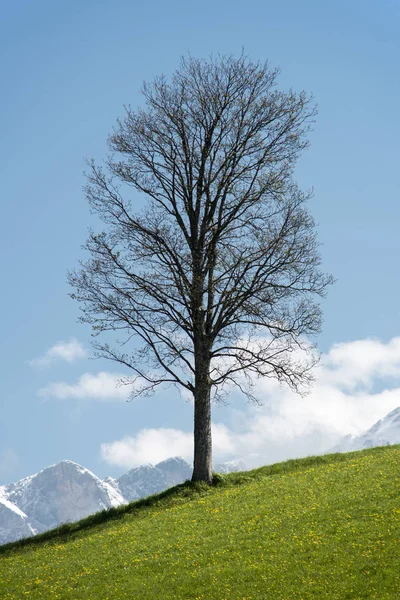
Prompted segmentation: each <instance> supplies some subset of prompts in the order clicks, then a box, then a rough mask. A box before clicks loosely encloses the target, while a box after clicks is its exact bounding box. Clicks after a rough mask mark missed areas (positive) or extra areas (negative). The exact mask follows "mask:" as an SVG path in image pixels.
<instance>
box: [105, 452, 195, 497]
mask: <svg viewBox="0 0 400 600" xmlns="http://www.w3.org/2000/svg"><path fill="white" fill-rule="evenodd" d="M191 475H192V469H191V467H190V466H189V464H188V463H187V462H186V461H185V460H183V458H179V457H175V458H168V459H167V460H164V461H162V462H160V463H158V464H156V465H155V466H154V465H142V466H140V467H136V468H135V469H131V470H130V471H128V473H125V474H124V475H122V476H121V477H119V479H117V480H116V484H117V486H118V489H119V490H120V492H121V494H122V495H123V496H124V498H126V500H127V501H128V502H131V501H132V500H137V499H138V498H144V497H145V496H150V495H151V494H157V493H158V492H162V491H163V490H165V489H167V488H169V487H171V486H173V485H177V484H178V483H182V482H183V481H185V480H186V479H190V477H191Z"/></svg>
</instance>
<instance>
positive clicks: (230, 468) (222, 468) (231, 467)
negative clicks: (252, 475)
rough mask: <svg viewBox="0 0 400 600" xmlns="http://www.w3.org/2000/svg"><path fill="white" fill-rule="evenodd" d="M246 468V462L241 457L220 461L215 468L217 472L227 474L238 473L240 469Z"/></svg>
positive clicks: (244, 469)
mask: <svg viewBox="0 0 400 600" xmlns="http://www.w3.org/2000/svg"><path fill="white" fill-rule="evenodd" d="M246 469H247V467H246V465H245V464H244V462H243V461H242V460H240V459H236V460H228V461H226V462H222V463H219V465H217V466H216V467H215V469H214V470H215V472H216V473H222V474H226V473H237V472H238V471H246Z"/></svg>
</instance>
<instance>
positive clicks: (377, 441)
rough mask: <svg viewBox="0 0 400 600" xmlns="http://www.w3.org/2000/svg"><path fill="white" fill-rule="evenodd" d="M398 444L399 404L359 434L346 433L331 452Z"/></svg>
mask: <svg viewBox="0 0 400 600" xmlns="http://www.w3.org/2000/svg"><path fill="white" fill-rule="evenodd" d="M390 444H400V406H399V407H398V408H395V409H394V410H392V411H391V412H390V413H388V414H387V415H386V416H385V417H384V418H383V419H380V420H379V421H377V422H376V423H375V424H374V425H372V427H370V428H369V429H368V430H367V431H365V432H364V433H363V434H361V435H359V436H354V435H347V436H346V437H344V438H343V439H342V441H341V442H340V443H339V444H338V445H337V446H335V447H334V448H333V449H332V452H350V451H351V450H363V449H364V448H373V447H374V446H388V445H390Z"/></svg>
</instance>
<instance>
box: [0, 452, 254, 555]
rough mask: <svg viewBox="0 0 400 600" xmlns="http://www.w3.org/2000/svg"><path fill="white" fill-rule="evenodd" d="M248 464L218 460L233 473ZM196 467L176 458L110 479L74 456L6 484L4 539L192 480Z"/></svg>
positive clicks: (2, 492)
mask: <svg viewBox="0 0 400 600" xmlns="http://www.w3.org/2000/svg"><path fill="white" fill-rule="evenodd" d="M243 469H246V467H245V465H244V463H242V462H241V461H229V462H227V463H221V464H220V465H217V467H216V469H215V470H216V471H219V472H221V473H229V472H231V471H238V470H243ZM191 475H192V469H191V467H190V465H189V464H188V463H187V462H186V461H185V460H183V458H179V457H175V458H169V459H167V460H164V461H162V462H160V463H158V464H156V465H143V466H140V467H136V468H134V469H131V470H130V471H128V473H125V474H124V475H121V477H119V478H118V479H113V478H111V477H107V478H106V479H105V480H104V481H102V480H101V479H99V478H98V477H96V475H94V473H92V472H91V471H89V470H88V469H85V468H84V467H81V466H80V465H78V464H77V463H74V462H72V461H70V460H64V461H61V462H59V463H57V464H56V465H52V466H50V467H47V468H46V469H43V471H40V472H39V473H36V475H31V476H29V477H25V478H24V479H21V480H20V481H17V482H16V483H11V484H9V485H6V486H0V544H5V543H7V542H11V541H14V540H17V539H19V538H22V537H29V536H31V535H34V534H36V533H41V532H43V531H46V530H47V529H52V528H53V527H56V526H57V525H60V524H61V523H66V522H68V521H78V520H79V519H83V518H84V517H87V516H88V515H90V514H93V513H95V512H98V511H100V510H103V509H105V508H111V507H113V506H120V505H121V504H126V503H127V502H131V501H132V500H137V499H138V498H144V497H145V496H149V495H151V494H156V493H158V492H161V491H163V490H165V489H167V488H169V487H171V486H173V485H177V484H178V483H182V482H183V481H185V480H187V479H190V477H191Z"/></svg>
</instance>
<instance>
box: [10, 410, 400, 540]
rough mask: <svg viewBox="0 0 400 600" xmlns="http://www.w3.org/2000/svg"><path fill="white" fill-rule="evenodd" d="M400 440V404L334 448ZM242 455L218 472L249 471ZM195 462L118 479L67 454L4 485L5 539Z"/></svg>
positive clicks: (182, 471) (171, 480)
mask: <svg viewBox="0 0 400 600" xmlns="http://www.w3.org/2000/svg"><path fill="white" fill-rule="evenodd" d="M389 444H400V407H398V408H396V409H395V410H393V411H392V412H390V413H389V414H388V415H386V417H384V418H383V419H381V420H380V421H378V422H377V423H375V424H374V425H373V426H372V427H371V428H370V429H368V430H367V431H365V432H364V433H363V434H361V435H359V436H354V435H347V436H345V437H344V438H343V439H342V440H341V441H340V443H339V444H337V445H336V446H335V447H334V448H332V449H331V450H330V452H349V451H351V450H363V449H365V448H371V447H373V446H386V445H389ZM245 470H246V465H245V464H244V463H243V461H241V460H234V461H228V462H225V463H221V464H219V465H217V466H216V467H215V471H217V472H219V473H230V472H233V471H245ZM191 474H192V468H191V466H190V465H189V464H188V463H187V462H186V461H185V460H184V459H183V458H179V457H175V458H169V459H167V460H164V461H162V462H160V463H158V464H156V465H142V466H140V467H136V468H134V469H131V470H130V471H128V472H127V473H125V474H124V475H121V477H119V478H118V479H113V478H112V477H106V478H105V479H104V480H102V479H99V478H98V477H97V476H96V475H95V474H94V473H92V472H91V471H89V470H88V469H85V468H84V467H82V466H80V465H78V464H77V463H75V462H72V461H70V460H63V461H61V462H59V463H57V464H55V465H52V466H50V467H47V468H46V469H43V470H42V471H40V472H39V473H36V474H35V475H30V476H29V477H25V478H24V479H21V480H20V481H17V482H16V483H11V484H9V485H4V486H0V544H5V543H7V542H11V541H14V540H17V539H19V538H22V537H29V536H32V535H35V534H36V533H41V532H43V531H46V530H47V529H52V528H54V527H57V525H60V524H61V523H65V522H68V521H78V520H79V519H83V518H84V517H87V516H88V515H90V514H93V513H95V512H98V511H100V510H103V509H107V508H111V507H113V506H120V505H121V504H126V503H127V502H131V501H132V500H137V499H139V498H143V497H145V496H149V495H151V494H156V493H158V492H161V491H163V490H165V489H167V488H169V487H171V486H173V485H177V484H178V483H182V482H183V481H185V480H187V479H190V477H191Z"/></svg>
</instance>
